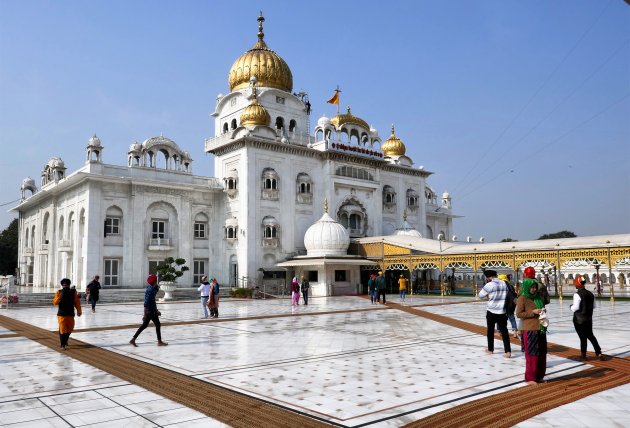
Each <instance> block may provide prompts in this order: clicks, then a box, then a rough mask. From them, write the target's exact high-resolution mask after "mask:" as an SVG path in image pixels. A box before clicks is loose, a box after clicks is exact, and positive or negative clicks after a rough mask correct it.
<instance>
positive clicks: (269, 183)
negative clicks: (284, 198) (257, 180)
mask: <svg viewBox="0 0 630 428" xmlns="http://www.w3.org/2000/svg"><path fill="white" fill-rule="evenodd" d="M278 181H279V177H278V173H277V172H276V171H275V170H274V169H273V168H265V169H264V170H263V173H262V191H263V193H262V197H263V199H270V200H278V197H279V192H278V184H279V183H278Z"/></svg>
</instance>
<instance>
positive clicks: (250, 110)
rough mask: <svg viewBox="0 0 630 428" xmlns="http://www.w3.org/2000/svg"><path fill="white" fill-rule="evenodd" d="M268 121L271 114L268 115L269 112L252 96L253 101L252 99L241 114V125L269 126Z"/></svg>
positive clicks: (269, 121)
mask: <svg viewBox="0 0 630 428" xmlns="http://www.w3.org/2000/svg"><path fill="white" fill-rule="evenodd" d="M270 123H271V116H269V113H268V112H267V110H266V109H265V108H264V107H263V106H261V105H260V104H258V100H257V99H256V98H254V101H252V103H251V104H250V105H248V106H247V107H246V108H245V110H243V113H242V114H241V125H243V126H255V125H264V126H269V124H270Z"/></svg>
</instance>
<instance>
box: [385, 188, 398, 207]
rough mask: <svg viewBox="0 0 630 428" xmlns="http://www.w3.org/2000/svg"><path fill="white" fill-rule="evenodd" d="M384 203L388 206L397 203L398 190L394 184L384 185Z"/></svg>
mask: <svg viewBox="0 0 630 428" xmlns="http://www.w3.org/2000/svg"><path fill="white" fill-rule="evenodd" d="M383 204H384V205H385V206H387V207H391V206H393V205H395V204H396V192H395V191H394V188H393V187H392V186H383Z"/></svg>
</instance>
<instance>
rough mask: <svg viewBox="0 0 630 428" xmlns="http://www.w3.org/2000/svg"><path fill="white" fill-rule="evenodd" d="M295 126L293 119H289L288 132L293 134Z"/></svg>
mask: <svg viewBox="0 0 630 428" xmlns="http://www.w3.org/2000/svg"><path fill="white" fill-rule="evenodd" d="M296 126H297V122H296V121H295V120H294V119H291V120H290V121H289V132H294V131H295V127H296Z"/></svg>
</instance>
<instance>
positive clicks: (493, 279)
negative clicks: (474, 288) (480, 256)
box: [479, 269, 512, 358]
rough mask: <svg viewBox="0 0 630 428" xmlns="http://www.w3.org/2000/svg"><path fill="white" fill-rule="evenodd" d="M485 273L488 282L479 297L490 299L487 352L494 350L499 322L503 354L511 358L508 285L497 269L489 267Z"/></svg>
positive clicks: (487, 318) (487, 317) (487, 320)
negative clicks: (506, 302)
mask: <svg viewBox="0 0 630 428" xmlns="http://www.w3.org/2000/svg"><path fill="white" fill-rule="evenodd" d="M483 274H484V276H485V277H486V281H487V282H486V285H484V286H483V288H482V289H481V291H480V292H479V298H480V299H484V298H487V299H488V308H487V311H486V325H487V327H488V330H487V337H488V349H487V350H486V353H488V354H492V353H493V352H494V326H495V324H497V325H498V326H499V331H500V332H501V338H502V339H503V352H504V354H503V356H504V357H505V358H510V357H511V356H512V348H511V347H510V334H509V333H508V330H507V320H508V316H507V314H506V313H505V296H506V294H507V286H506V285H505V282H503V281H501V280H500V279H499V278H497V271H495V270H490V269H488V270H486V271H484V273H483Z"/></svg>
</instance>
